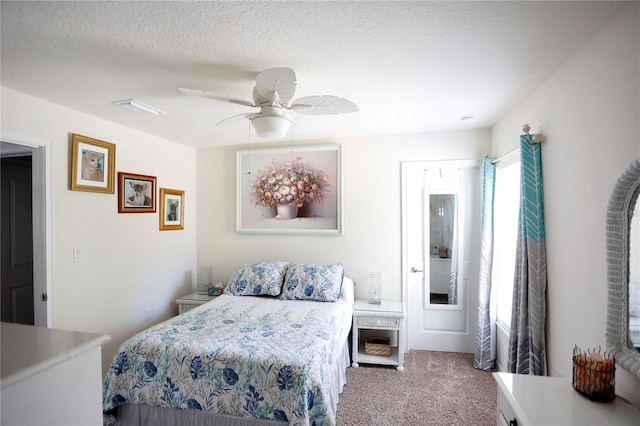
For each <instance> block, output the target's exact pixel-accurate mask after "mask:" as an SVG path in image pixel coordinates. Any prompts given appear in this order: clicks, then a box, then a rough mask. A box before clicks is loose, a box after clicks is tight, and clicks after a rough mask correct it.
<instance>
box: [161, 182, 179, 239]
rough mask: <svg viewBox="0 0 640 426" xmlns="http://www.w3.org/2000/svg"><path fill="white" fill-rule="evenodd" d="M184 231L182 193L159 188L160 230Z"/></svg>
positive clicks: (176, 190)
mask: <svg viewBox="0 0 640 426" xmlns="http://www.w3.org/2000/svg"><path fill="white" fill-rule="evenodd" d="M182 229H184V191H180V190H178V189H167V188H160V230H161V231H177V230H182Z"/></svg>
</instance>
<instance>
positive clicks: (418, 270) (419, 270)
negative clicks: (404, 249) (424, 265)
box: [411, 266, 422, 274]
mask: <svg viewBox="0 0 640 426" xmlns="http://www.w3.org/2000/svg"><path fill="white" fill-rule="evenodd" d="M411 272H413V273H414V274H415V273H416V272H422V269H416V267H415V266H412V267H411Z"/></svg>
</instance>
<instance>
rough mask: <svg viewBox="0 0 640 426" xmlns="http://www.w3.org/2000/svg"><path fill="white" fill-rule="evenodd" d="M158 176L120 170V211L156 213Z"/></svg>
mask: <svg viewBox="0 0 640 426" xmlns="http://www.w3.org/2000/svg"><path fill="white" fill-rule="evenodd" d="M155 212H156V177H155V176H147V175H137V174H133V173H125V172H118V213H155Z"/></svg>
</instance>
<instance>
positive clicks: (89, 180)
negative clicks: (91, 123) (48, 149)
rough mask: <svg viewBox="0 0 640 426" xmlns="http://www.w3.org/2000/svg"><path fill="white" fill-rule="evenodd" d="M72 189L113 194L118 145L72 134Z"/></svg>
mask: <svg viewBox="0 0 640 426" xmlns="http://www.w3.org/2000/svg"><path fill="white" fill-rule="evenodd" d="M69 168H70V169H71V170H70V171H71V173H70V185H69V187H70V189H71V190H72V191H89V192H103V193H107V194H113V192H114V187H115V186H114V180H115V168H116V146H115V145H114V144H112V143H109V142H104V141H100V140H97V139H93V138H89V137H87V136H82V135H77V134H75V133H74V134H72V135H71V163H70V166H69Z"/></svg>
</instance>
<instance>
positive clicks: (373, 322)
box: [357, 316, 400, 327]
mask: <svg viewBox="0 0 640 426" xmlns="http://www.w3.org/2000/svg"><path fill="white" fill-rule="evenodd" d="M357 321H358V325H363V326H367V327H398V325H399V321H400V319H399V318H387V317H364V316H358V320H357Z"/></svg>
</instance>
